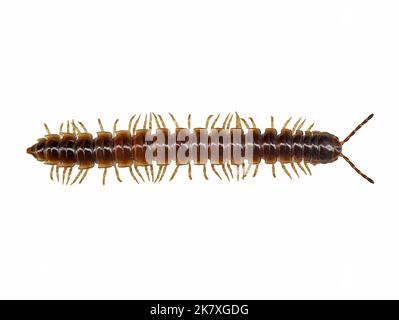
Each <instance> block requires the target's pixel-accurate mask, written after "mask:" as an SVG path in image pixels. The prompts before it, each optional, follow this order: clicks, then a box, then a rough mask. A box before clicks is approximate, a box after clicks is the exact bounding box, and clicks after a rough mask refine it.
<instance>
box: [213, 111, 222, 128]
mask: <svg viewBox="0 0 399 320" xmlns="http://www.w3.org/2000/svg"><path fill="white" fill-rule="evenodd" d="M219 117H220V113H219V114H218V115H217V117H216V118H215V120H214V121H213V123H212V125H211V129H214V128H215V126H216V123H217V122H218V120H219Z"/></svg>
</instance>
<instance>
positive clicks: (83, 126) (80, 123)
mask: <svg viewBox="0 0 399 320" xmlns="http://www.w3.org/2000/svg"><path fill="white" fill-rule="evenodd" d="M78 123H79V125H80V126H81V127H82V129H83V132H85V133H87V129H86V126H85V125H84V124H83V123H82V122H80V121H78Z"/></svg>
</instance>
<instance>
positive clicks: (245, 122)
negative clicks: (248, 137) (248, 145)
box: [241, 118, 249, 129]
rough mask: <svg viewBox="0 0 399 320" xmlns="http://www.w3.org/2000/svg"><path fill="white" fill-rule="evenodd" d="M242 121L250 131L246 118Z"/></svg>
mask: <svg viewBox="0 0 399 320" xmlns="http://www.w3.org/2000/svg"><path fill="white" fill-rule="evenodd" d="M241 121H242V122H243V123H244V125H245V127H246V128H247V129H249V125H248V122H247V121H246V120H245V119H244V118H241Z"/></svg>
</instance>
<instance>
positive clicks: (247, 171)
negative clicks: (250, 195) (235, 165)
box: [242, 163, 252, 179]
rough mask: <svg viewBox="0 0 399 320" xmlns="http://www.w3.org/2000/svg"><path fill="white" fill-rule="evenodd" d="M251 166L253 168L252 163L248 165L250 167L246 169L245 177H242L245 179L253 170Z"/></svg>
mask: <svg viewBox="0 0 399 320" xmlns="http://www.w3.org/2000/svg"><path fill="white" fill-rule="evenodd" d="M251 168H252V164H251V163H250V164H249V166H248V169H247V170H245V173H244V174H243V177H242V178H243V179H245V178H246V177H247V175H248V173H249V172H250V171H251Z"/></svg>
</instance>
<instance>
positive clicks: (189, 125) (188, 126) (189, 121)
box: [187, 114, 191, 129]
mask: <svg viewBox="0 0 399 320" xmlns="http://www.w3.org/2000/svg"><path fill="white" fill-rule="evenodd" d="M187 128H188V129H191V114H189V115H188V117H187Z"/></svg>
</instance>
